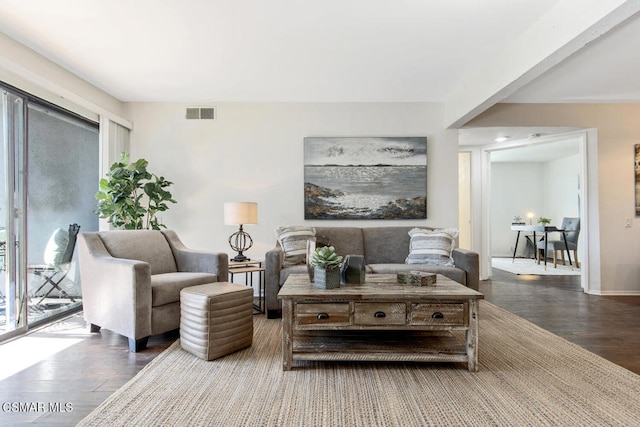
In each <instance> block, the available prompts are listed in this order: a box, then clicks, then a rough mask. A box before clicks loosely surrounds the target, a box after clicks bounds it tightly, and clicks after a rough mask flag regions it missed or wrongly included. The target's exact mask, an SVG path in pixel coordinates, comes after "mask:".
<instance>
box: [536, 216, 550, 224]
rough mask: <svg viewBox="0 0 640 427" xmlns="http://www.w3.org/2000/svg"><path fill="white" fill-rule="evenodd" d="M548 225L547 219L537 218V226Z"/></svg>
mask: <svg viewBox="0 0 640 427" xmlns="http://www.w3.org/2000/svg"><path fill="white" fill-rule="evenodd" d="M550 223H551V220H550V219H549V218H545V217H543V216H541V217H540V218H538V224H542V225H547V224H550Z"/></svg>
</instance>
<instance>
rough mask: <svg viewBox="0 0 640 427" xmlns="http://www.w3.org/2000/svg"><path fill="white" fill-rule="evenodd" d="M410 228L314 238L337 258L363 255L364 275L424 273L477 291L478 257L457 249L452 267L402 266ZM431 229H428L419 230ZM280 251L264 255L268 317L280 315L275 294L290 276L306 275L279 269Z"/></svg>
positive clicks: (334, 230) (342, 230)
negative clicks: (330, 248)
mask: <svg viewBox="0 0 640 427" xmlns="http://www.w3.org/2000/svg"><path fill="white" fill-rule="evenodd" d="M413 228H416V227H415V226H412V227H364V228H359V227H315V229H316V236H325V237H328V238H329V239H330V241H331V245H332V246H334V247H335V248H336V252H337V253H338V255H348V254H355V255H363V256H364V258H365V262H366V264H367V269H366V271H367V273H373V274H376V273H377V274H385V273H387V274H395V273H399V272H404V271H426V272H432V273H439V274H442V275H444V276H446V277H448V278H450V279H452V280H455V281H456V282H458V283H461V284H463V285H466V286H468V287H470V288H472V289H475V290H478V288H479V277H480V272H479V260H478V254H477V253H476V252H472V251H469V250H465V249H459V248H456V249H454V250H453V253H452V257H453V260H454V264H455V266H454V267H445V266H438V265H427V264H405V259H406V258H407V256H408V255H409V243H410V236H409V230H411V229H413ZM419 228H422V229H431V228H429V227H419ZM283 255H284V254H283V251H282V248H281V247H280V244H279V243H276V247H275V248H273V249H271V250H269V251H268V252H267V253H266V254H265V300H266V310H267V317H269V318H276V317H280V316H281V315H282V304H281V303H280V301H279V300H278V292H279V291H280V287H281V286H282V285H283V284H284V282H285V281H286V280H287V277H289V275H290V274H306V273H307V269H306V265H305V264H299V265H294V266H290V267H284V268H283V266H282V260H283Z"/></svg>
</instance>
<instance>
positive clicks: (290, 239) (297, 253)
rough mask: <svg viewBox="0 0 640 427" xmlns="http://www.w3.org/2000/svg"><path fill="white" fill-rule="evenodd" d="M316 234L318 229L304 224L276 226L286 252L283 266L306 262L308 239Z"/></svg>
mask: <svg viewBox="0 0 640 427" xmlns="http://www.w3.org/2000/svg"><path fill="white" fill-rule="evenodd" d="M315 235H316V229H315V228H313V227H306V226H302V225H289V226H285V227H278V228H276V237H277V238H278V243H280V246H281V247H282V251H283V252H284V258H283V260H282V266H283V267H290V266H292V265H297V264H304V263H305V262H306V258H307V241H308V240H309V239H311V238H313V237H315Z"/></svg>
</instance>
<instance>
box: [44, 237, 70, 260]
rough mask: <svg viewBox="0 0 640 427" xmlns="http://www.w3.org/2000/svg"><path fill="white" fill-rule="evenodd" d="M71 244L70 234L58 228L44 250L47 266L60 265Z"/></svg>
mask: <svg viewBox="0 0 640 427" xmlns="http://www.w3.org/2000/svg"><path fill="white" fill-rule="evenodd" d="M68 244H69V232H68V231H66V230H63V229H62V228H58V229H57V230H56V231H54V232H53V234H52V235H51V237H50V238H49V242H47V246H46V247H45V248H44V262H45V264H47V265H50V266H52V267H55V266H57V265H60V263H61V262H62V257H63V256H64V253H65V251H66V250H67V245H68Z"/></svg>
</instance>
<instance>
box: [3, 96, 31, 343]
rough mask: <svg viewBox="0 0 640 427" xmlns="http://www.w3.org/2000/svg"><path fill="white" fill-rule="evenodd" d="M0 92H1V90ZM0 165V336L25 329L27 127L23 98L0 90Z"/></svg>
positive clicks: (10, 334) (17, 332)
mask: <svg viewBox="0 0 640 427" xmlns="http://www.w3.org/2000/svg"><path fill="white" fill-rule="evenodd" d="M0 89H2V88H1V87H0ZM1 94H2V111H1V114H0V122H1V124H2V161H1V162H0V167H1V168H2V170H1V171H0V180H1V181H2V182H1V185H0V268H1V270H0V334H1V335H0V337H2V338H4V337H10V336H13V335H16V334H19V333H22V332H24V331H25V330H26V327H27V287H26V267H25V266H26V254H25V253H24V251H23V247H24V244H23V242H24V236H25V229H26V224H25V216H24V206H25V205H26V191H25V188H26V182H25V180H26V174H25V171H26V151H25V149H26V127H25V111H26V110H25V106H26V102H25V100H24V98H23V97H21V96H19V95H17V94H15V93H11V92H9V91H7V90H2V91H1Z"/></svg>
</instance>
